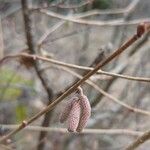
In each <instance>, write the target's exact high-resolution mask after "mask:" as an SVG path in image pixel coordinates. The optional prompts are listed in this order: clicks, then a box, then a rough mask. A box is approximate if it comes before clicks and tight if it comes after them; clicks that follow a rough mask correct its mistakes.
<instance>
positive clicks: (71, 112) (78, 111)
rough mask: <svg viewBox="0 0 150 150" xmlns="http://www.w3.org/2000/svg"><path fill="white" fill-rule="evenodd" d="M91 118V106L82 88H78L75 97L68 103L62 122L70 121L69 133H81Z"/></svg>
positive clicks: (62, 115) (61, 117) (62, 114)
mask: <svg viewBox="0 0 150 150" xmlns="http://www.w3.org/2000/svg"><path fill="white" fill-rule="evenodd" d="M90 116H91V106H90V103H89V100H88V98H87V97H86V96H85V95H84V94H83V90H82V88H81V87H78V88H77V91H76V94H75V96H74V97H73V98H72V99H71V100H70V101H69V102H68V104H67V105H66V107H65V108H64V111H63V112H62V113H61V116H60V122H61V123H63V122H65V121H66V120H67V119H68V122H67V123H68V131H69V132H75V131H77V132H81V131H82V130H83V128H85V126H86V125H87V122H88V119H89V117H90Z"/></svg>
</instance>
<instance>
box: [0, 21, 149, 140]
mask: <svg viewBox="0 0 150 150" xmlns="http://www.w3.org/2000/svg"><path fill="white" fill-rule="evenodd" d="M146 25H147V24H146ZM148 25H149V24H148ZM142 29H144V30H142ZM141 31H142V32H141ZM145 32H147V30H146V29H145V24H140V25H139V26H138V27H137V32H136V34H134V35H133V36H132V37H131V38H130V39H129V40H127V42H125V43H124V44H123V45H122V46H121V47H120V48H118V49H117V50H116V51H114V52H113V53H112V54H111V55H110V56H109V57H107V58H106V59H105V60H103V61H102V62H101V63H99V64H97V65H96V67H95V68H94V69H93V70H91V71H89V72H88V73H87V74H86V75H84V77H83V78H82V79H80V80H79V81H77V82H76V83H75V84H74V85H73V86H71V87H70V88H69V89H68V90H66V91H65V92H64V93H63V94H62V95H60V96H59V97H58V98H57V99H56V100H54V101H53V102H52V103H51V104H49V105H48V106H47V107H46V108H45V109H44V110H42V111H40V112H39V113H37V114H36V115H34V116H33V117H31V118H30V119H29V120H27V121H23V122H22V124H20V125H19V127H18V128H17V129H15V130H13V131H12V132H10V133H8V134H7V135H5V136H3V137H2V138H1V139H0V142H3V141H5V140H6V139H7V138H9V137H11V136H12V135H15V134H16V133H18V132H19V131H21V130H22V129H24V128H25V127H26V126H27V125H29V124H31V123H32V122H33V121H35V120H36V119H38V118H39V117H41V116H42V115H43V114H45V113H47V112H49V111H51V110H52V109H53V108H54V107H55V106H56V105H57V104H58V103H60V102H61V101H62V100H63V99H64V98H66V97H67V96H69V95H70V94H71V93H72V92H74V91H75V90H76V89H77V87H78V86H80V85H81V84H83V83H84V82H85V81H86V80H87V79H88V78H90V77H91V76H92V75H94V74H95V73H96V72H97V71H98V70H99V69H100V68H102V67H103V66H104V65H106V64H108V63H109V62H110V61H112V60H113V59H114V58H115V57H116V56H118V55H120V54H121V53H122V52H123V51H125V50H126V49H127V48H128V47H129V46H131V45H132V44H133V43H135V42H136V41H137V40H138V39H139V38H140V37H141V36H142V35H143V34H144V33H145Z"/></svg>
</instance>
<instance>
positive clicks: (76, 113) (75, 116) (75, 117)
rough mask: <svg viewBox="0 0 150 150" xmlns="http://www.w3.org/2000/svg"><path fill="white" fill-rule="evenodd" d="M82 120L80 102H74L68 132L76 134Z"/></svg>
mask: <svg viewBox="0 0 150 150" xmlns="http://www.w3.org/2000/svg"><path fill="white" fill-rule="evenodd" d="M79 119H80V102H79V100H77V101H74V103H73V105H72V108H71V111H70V114H69V117H68V131H69V132H75V131H76V129H77V127H78V123H79Z"/></svg>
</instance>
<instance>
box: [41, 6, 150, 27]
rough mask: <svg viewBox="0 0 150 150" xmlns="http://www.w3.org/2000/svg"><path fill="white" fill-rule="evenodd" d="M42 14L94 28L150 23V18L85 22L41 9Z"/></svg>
mask: <svg viewBox="0 0 150 150" xmlns="http://www.w3.org/2000/svg"><path fill="white" fill-rule="evenodd" d="M39 11H40V12H41V13H43V14H46V15H48V16H50V17H54V18H58V19H62V20H66V21H71V22H74V23H79V24H85V25H94V26H121V25H136V24H139V23H141V22H149V21H150V18H144V19H136V20H132V21H124V20H123V19H118V20H116V19H115V20H111V21H95V20H85V19H77V18H75V17H74V16H64V15H61V14H58V13H55V12H52V11H50V10H45V9H41V10H39Z"/></svg>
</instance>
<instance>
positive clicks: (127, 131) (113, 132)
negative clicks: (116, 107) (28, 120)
mask: <svg viewBox="0 0 150 150" xmlns="http://www.w3.org/2000/svg"><path fill="white" fill-rule="evenodd" d="M0 126H2V127H4V128H6V129H10V130H11V129H16V128H18V126H19V125H12V124H7V125H5V124H0ZM25 130H29V131H47V132H61V133H66V134H69V133H68V132H67V130H66V128H55V127H41V126H27V127H26V128H25ZM76 134H108V135H122V134H124V135H127V136H128V135H131V136H140V135H141V134H143V132H142V131H133V130H130V129H87V128H86V129H84V130H83V132H81V133H76Z"/></svg>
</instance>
